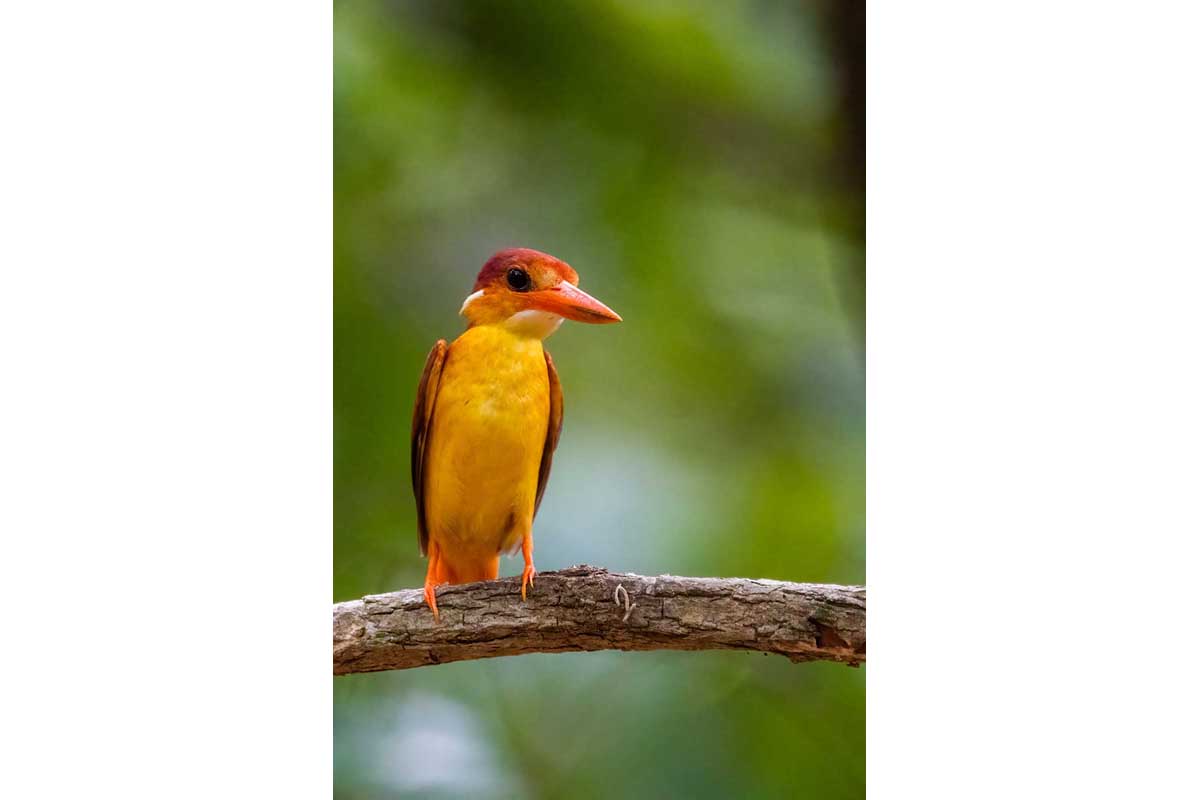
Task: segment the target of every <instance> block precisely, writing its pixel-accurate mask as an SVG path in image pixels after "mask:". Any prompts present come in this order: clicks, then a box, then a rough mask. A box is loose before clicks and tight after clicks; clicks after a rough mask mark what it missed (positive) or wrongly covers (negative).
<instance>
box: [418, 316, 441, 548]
mask: <svg viewBox="0 0 1200 800" xmlns="http://www.w3.org/2000/svg"><path fill="white" fill-rule="evenodd" d="M448 349H449V348H448V347H447V346H446V340H445V339H438V341H437V344H435V345H434V346H433V349H432V350H430V351H429V357H428V358H426V359H425V370H424V371H423V372H422V373H421V383H420V384H419V385H418V386H417V400H416V403H414V404H413V424H412V485H413V496H414V497H415V498H416V500H417V542H418V544H420V546H421V555H425V553H426V551H427V550H428V549H429V529H428V528H427V527H426V525H425V453H426V452H427V451H428V450H429V434H430V433H431V432H432V431H433V407H434V405H435V403H436V402H437V393H438V386H439V384H440V383H441V380H442V366H443V365H444V364H445V363H446V352H447V350H448Z"/></svg>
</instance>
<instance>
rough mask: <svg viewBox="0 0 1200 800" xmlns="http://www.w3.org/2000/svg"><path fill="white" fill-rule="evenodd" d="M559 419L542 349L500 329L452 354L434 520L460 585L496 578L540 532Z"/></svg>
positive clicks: (438, 423)
mask: <svg viewBox="0 0 1200 800" xmlns="http://www.w3.org/2000/svg"><path fill="white" fill-rule="evenodd" d="M549 414H550V385H549V378H548V377H547V373H546V362H545V356H544V355H543V352H542V343H541V341H540V340H538V339H535V338H530V337H525V336H520V335H517V334H514V333H512V332H511V331H508V330H506V329H504V328H501V327H499V326H491V325H484V326H478V327H474V328H471V329H470V330H468V331H467V332H466V333H464V334H463V335H462V336H460V337H459V338H458V339H456V340H455V341H454V343H453V344H452V345H450V350H449V352H448V353H447V356H446V363H445V366H444V367H443V371H442V378H441V382H440V385H439V387H438V394H437V401H436V404H435V406H434V412H433V420H432V432H431V435H430V436H429V452H428V454H427V460H426V483H425V517H426V524H427V526H428V529H429V537H430V540H431V542H432V543H433V544H434V545H435V546H436V548H437V550H438V552H439V553H440V558H441V560H442V572H443V575H444V579H445V580H448V581H450V582H451V583H462V582H466V581H473V580H485V579H491V578H495V577H496V575H497V569H498V565H499V554H500V553H501V552H505V551H510V550H513V549H515V548H516V547H518V546H519V545H520V544H521V541H522V539H523V538H524V536H525V534H526V533H527V532H529V531H530V528H531V527H532V524H533V509H534V499H535V496H536V493H537V480H538V468H539V465H540V463H541V458H542V448H543V447H544V446H545V441H546V427H547V424H548V421H549Z"/></svg>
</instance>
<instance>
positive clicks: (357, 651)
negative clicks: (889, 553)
mask: <svg viewBox="0 0 1200 800" xmlns="http://www.w3.org/2000/svg"><path fill="white" fill-rule="evenodd" d="M438 608H439V610H440V612H441V621H440V622H436V623H435V622H434V621H433V615H432V614H431V613H430V611H429V609H428V608H426V606H425V600H424V598H423V597H422V594H421V590H419V589H408V590H405V591H400V592H391V593H389V594H377V595H368V596H367V597H364V598H363V599H362V600H352V601H350V602H346V603H335V604H334V606H333V674H334V675H346V674H349V673H354V672H377V671H380V670H389V669H408V668H410V667H420V666H424V665H426V664H445V663H449V662H451V661H465V660H468V659H475V658H494V657H496V656H515V655H522V654H524V653H562V652H570V651H580V650H757V651H760V652H763V653H778V654H780V655H785V656H787V657H788V658H790V659H791V660H792V661H797V662H798V661H839V662H842V663H844V664H849V665H851V666H858V665H859V664H862V663H864V662H866V660H867V633H866V615H867V591H866V589H865V588H863V587H861V586H834V585H828V584H814V583H786V582H782V581H769V580H748V579H745V578H680V577H676V576H674V575H660V576H657V577H644V576H642V575H632V574H622V573H612V572H609V571H608V570H604V569H600V568H597V567H589V566H578V567H571V568H570V569H564V570H560V571H557V572H543V573H540V574H538V576H537V585H536V587H535V588H534V589H533V590H531V592H530V594H529V599H528V601H527V602H524V603H522V602H521V593H520V585H519V579H518V578H505V579H502V580H495V581H483V582H480V583H468V584H462V585H459V586H443V587H441V588H439V589H438Z"/></svg>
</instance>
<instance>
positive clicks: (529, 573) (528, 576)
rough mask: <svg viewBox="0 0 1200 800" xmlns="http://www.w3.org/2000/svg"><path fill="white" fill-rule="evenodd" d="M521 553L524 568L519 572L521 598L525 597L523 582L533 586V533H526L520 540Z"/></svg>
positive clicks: (534, 573) (534, 571)
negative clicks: (523, 558) (523, 557)
mask: <svg viewBox="0 0 1200 800" xmlns="http://www.w3.org/2000/svg"><path fill="white" fill-rule="evenodd" d="M521 555H523V556H525V569H524V571H522V572H521V600H522V601H523V600H524V599H525V584H527V583H528V584H529V587H530V588H533V576H534V575H536V574H537V570H536V569H534V568H533V533H526V534H525V538H524V539H523V540H522V541H521Z"/></svg>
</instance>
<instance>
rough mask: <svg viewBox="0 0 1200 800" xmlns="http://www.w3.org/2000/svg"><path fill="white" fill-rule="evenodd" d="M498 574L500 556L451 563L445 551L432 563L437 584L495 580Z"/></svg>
mask: <svg viewBox="0 0 1200 800" xmlns="http://www.w3.org/2000/svg"><path fill="white" fill-rule="evenodd" d="M499 574H500V556H498V555H497V556H493V557H492V558H489V559H486V560H484V561H479V562H472V561H459V562H456V563H451V562H450V561H448V560H447V559H446V557H445V553H443V554H442V556H441V557H440V558H438V560H437V563H435V564H434V565H433V579H434V582H435V583H437V584H442V583H472V582H473V581H491V580H495V579H496V577H497V576H498V575H499Z"/></svg>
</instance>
